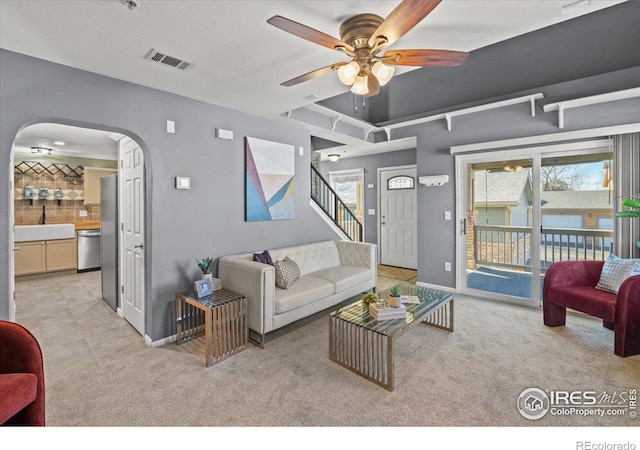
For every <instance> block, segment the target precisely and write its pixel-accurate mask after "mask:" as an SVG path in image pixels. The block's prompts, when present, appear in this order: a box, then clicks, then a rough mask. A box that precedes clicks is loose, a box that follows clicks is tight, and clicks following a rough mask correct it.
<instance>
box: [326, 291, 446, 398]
mask: <svg viewBox="0 0 640 450" xmlns="http://www.w3.org/2000/svg"><path fill="white" fill-rule="evenodd" d="M400 287H401V290H402V295H411V296H417V297H418V299H419V301H420V303H419V304H405V307H406V308H407V317H406V319H395V320H381V321H378V320H376V319H374V318H373V317H372V316H371V315H370V314H369V305H368V304H367V303H362V301H360V300H359V301H357V302H355V303H352V304H350V305H347V306H345V307H343V308H341V309H339V310H338V311H335V312H332V313H331V314H330V315H329V359H330V360H331V361H333V362H335V363H337V364H340V365H341V366H343V367H346V368H347V369H349V370H351V371H353V372H355V373H357V374H358V375H360V376H362V377H364V378H366V379H367V380H369V381H372V382H374V383H376V384H378V385H380V386H382V387H384V388H385V389H387V390H389V391H393V387H394V382H393V366H394V364H393V344H394V340H395V338H397V337H399V336H401V335H402V334H404V333H405V331H407V329H409V327H411V326H412V325H414V324H416V323H424V324H426V325H431V326H435V327H438V328H442V329H445V330H448V331H453V293H451V292H445V291H440V290H437V289H431V288H426V287H421V286H415V285H410V284H400ZM378 296H379V297H380V298H381V299H387V298H388V297H389V291H388V290H387V291H383V292H380V293H379V294H378Z"/></svg>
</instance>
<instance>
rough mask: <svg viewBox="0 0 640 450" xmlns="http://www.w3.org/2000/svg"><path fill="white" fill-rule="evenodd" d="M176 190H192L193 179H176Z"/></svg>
mask: <svg viewBox="0 0 640 450" xmlns="http://www.w3.org/2000/svg"><path fill="white" fill-rule="evenodd" d="M176 189H191V178H189V177H176Z"/></svg>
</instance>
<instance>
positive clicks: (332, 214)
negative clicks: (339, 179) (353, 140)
mask: <svg viewBox="0 0 640 450" xmlns="http://www.w3.org/2000/svg"><path fill="white" fill-rule="evenodd" d="M311 198H312V199H313V201H314V202H316V204H317V205H318V206H319V207H320V209H322V211H324V213H325V214H326V215H327V216H329V218H330V219H331V220H332V221H333V223H335V224H336V225H337V226H338V228H340V229H341V230H342V232H343V233H344V234H346V235H347V236H348V237H349V239H351V240H352V241H356V242H362V240H363V236H362V223H361V222H360V221H359V220H358V218H357V217H356V216H355V214H354V213H353V212H352V211H351V210H350V209H349V207H348V206H347V205H346V204H345V203H344V202H343V201H342V199H341V198H340V196H339V195H338V194H337V193H336V191H334V190H333V189H332V188H331V186H330V185H329V183H328V182H327V180H325V178H324V177H323V176H322V175H321V174H320V172H318V169H316V168H315V167H314V166H313V165H312V166H311Z"/></svg>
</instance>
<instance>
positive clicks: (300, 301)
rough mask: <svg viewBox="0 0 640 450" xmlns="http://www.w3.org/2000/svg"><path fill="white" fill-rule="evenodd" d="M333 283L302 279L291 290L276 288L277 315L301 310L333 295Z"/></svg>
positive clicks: (308, 278)
mask: <svg viewBox="0 0 640 450" xmlns="http://www.w3.org/2000/svg"><path fill="white" fill-rule="evenodd" d="M333 292H334V287H333V283H330V282H328V281H326V280H321V279H320V278H315V277H310V276H306V277H301V278H298V280H297V281H296V282H295V283H294V284H293V285H292V286H290V287H289V289H280V288H276V294H275V296H276V299H275V303H276V314H282V313H285V312H287V311H291V310H293V309H296V308H299V307H301V306H304V305H308V304H309V303H313V302H315V301H317V300H320V299H323V298H325V297H329V296H331V295H333Z"/></svg>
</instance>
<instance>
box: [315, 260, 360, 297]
mask: <svg viewBox="0 0 640 450" xmlns="http://www.w3.org/2000/svg"><path fill="white" fill-rule="evenodd" d="M309 276H311V277H315V278H321V279H323V280H327V281H329V282H331V283H333V284H334V285H335V287H336V288H335V289H336V293H338V292H342V291H346V290H347V289H351V288H352V287H354V286H357V285H359V284H360V283H364V282H366V281H367V280H370V279H371V278H372V275H371V269H368V268H366V267H355V266H339V267H330V268H328V269H322V270H318V271H317V272H313V273H310V274H309Z"/></svg>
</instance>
